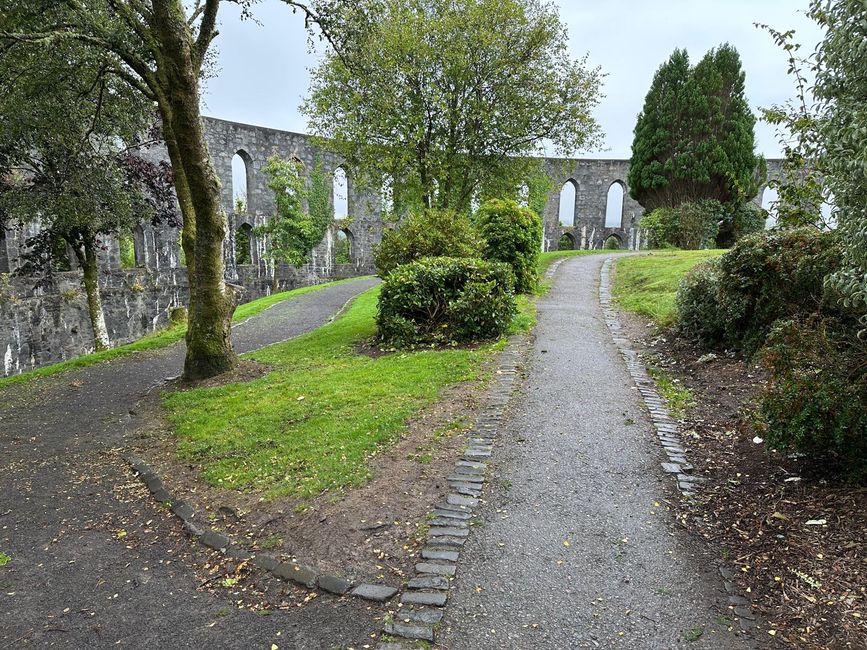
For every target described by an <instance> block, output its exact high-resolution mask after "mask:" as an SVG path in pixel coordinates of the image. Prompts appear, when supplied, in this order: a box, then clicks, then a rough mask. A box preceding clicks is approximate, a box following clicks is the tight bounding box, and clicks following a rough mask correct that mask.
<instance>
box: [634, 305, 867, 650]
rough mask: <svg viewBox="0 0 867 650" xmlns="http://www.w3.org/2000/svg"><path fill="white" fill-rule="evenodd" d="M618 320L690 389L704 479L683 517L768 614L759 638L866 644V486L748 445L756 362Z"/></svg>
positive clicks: (692, 439)
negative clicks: (764, 634) (827, 477)
mask: <svg viewBox="0 0 867 650" xmlns="http://www.w3.org/2000/svg"><path fill="white" fill-rule="evenodd" d="M620 317H621V321H622V323H623V325H624V327H625V328H626V331H627V332H628V334H629V336H630V338H631V339H632V340H633V341H634V342H635V344H636V349H638V350H640V351H641V352H642V354H643V355H644V356H646V357H647V361H648V362H649V363H652V364H653V365H656V366H658V367H661V368H663V369H664V370H665V371H666V372H667V373H668V374H669V375H670V376H672V377H673V378H674V379H676V380H677V381H679V382H680V383H681V384H682V385H683V386H685V387H686V388H688V389H690V390H691V391H692V392H693V395H694V397H695V406H694V407H693V408H691V409H690V410H689V411H688V412H687V414H686V417H685V419H684V421H683V427H684V432H685V435H684V438H685V440H684V441H685V443H686V444H687V446H688V453H689V458H690V460H691V462H692V463H693V464H694V465H695V468H696V469H695V472H696V473H697V474H699V475H702V476H704V477H707V478H708V479H709V481H708V482H707V483H705V484H703V485H702V487H701V489H700V490H699V492H698V498H697V499H696V501H695V502H694V503H692V504H686V505H682V506H681V516H680V520H681V521H682V522H683V523H684V525H685V526H686V527H687V528H688V529H690V530H691V531H693V532H694V533H695V534H698V535H700V536H701V537H703V538H704V539H706V540H707V541H708V542H709V543H710V544H711V547H712V548H713V549H714V550H715V552H716V553H718V554H719V557H720V558H721V559H722V561H723V563H724V564H728V565H729V568H730V569H731V570H732V572H733V573H734V574H735V577H734V581H735V582H736V584H737V585H738V586H739V587H740V590H741V591H742V592H743V593H744V595H746V596H748V597H749V598H750V599H751V600H752V601H753V607H754V608H755V609H756V610H757V611H758V613H759V614H760V616H761V617H762V618H763V619H764V620H765V621H766V622H767V626H768V628H769V630H770V632H773V634H771V633H770V632H769V633H768V635H767V637H766V639H765V640H764V641H763V642H762V646H763V647H794V648H810V649H812V648H817V649H818V648H823V649H824V648H859V649H861V648H867V489H865V488H856V487H852V486H849V485H846V484H842V483H835V482H832V481H828V480H825V479H822V478H821V477H819V476H817V475H816V474H815V473H814V472H813V471H811V468H810V465H809V462H808V459H806V458H803V457H798V456H797V455H793V454H787V453H781V452H779V451H777V450H773V449H768V448H767V447H766V445H765V444H764V443H763V442H758V441H754V439H755V438H756V432H755V430H754V429H753V428H752V426H751V424H750V421H751V419H750V411H751V409H752V408H753V404H754V400H755V398H756V396H757V394H758V392H759V391H760V389H761V387H762V385H763V383H764V381H765V375H764V373H763V371H762V369H761V368H760V367H758V366H757V365H755V364H750V363H746V362H744V361H743V360H740V359H735V358H729V357H727V356H726V355H717V356H716V357H715V358H709V357H707V356H706V354H707V353H706V351H704V350H701V349H699V348H696V347H695V346H693V345H691V344H690V343H688V342H686V341H683V340H682V339H679V338H677V337H676V336H673V335H672V334H670V333H661V334H660V333H658V332H656V331H655V329H654V328H653V327H650V326H649V325H648V322H647V321H646V320H644V319H642V318H640V317H637V316H635V315H633V314H621V315H620ZM700 359H701V361H700Z"/></svg>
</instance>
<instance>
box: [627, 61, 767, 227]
mask: <svg viewBox="0 0 867 650" xmlns="http://www.w3.org/2000/svg"><path fill="white" fill-rule="evenodd" d="M744 84H745V74H744V72H743V70H742V68H741V61H740V56H739V55H738V53H737V50H735V48H734V47H732V46H731V45H728V44H725V45H721V46H720V47H718V48H716V49H714V50H711V51H710V52H708V53H707V54H706V55H705V56H704V58H702V60H701V61H700V62H699V63H698V64H697V65H695V66H694V67H693V66H690V63H689V56H688V55H687V53H686V51H684V50H675V51H674V53H673V54H672V55H671V57H670V58H669V60H668V61H667V62H666V63H664V64H663V65H662V66H661V67H660V68H659V70H657V72H656V74H655V75H654V78H653V82H652V84H651V87H650V90H649V91H648V93H647V97H646V98H645V102H644V108H643V109H642V111H641V113H640V114H639V116H638V120H637V122H636V125H635V137H634V139H633V143H632V159H631V162H630V169H629V178H628V181H629V187H630V194H631V196H632V198H634V199H635V200H636V201H638V202H639V203H641V205H642V206H643V207H644V208H645V209H646V210H648V211H652V210H654V209H656V208H658V207H676V206H678V205H680V204H681V203H685V202H694V201H700V200H704V199H714V200H717V201H719V202H721V203H729V204H736V203H740V202H743V201H746V200H749V199H751V198H752V197H753V196H755V194H756V192H757V191H758V188H759V185H760V183H761V182H763V180H764V175H765V171H766V170H765V164H764V160H763V159H762V158H761V157H759V156H757V155H756V153H755V135H754V127H755V122H756V118H755V116H754V115H753V114H752V112H751V111H750V108H749V104H748V103H747V100H746V97H745V87H744Z"/></svg>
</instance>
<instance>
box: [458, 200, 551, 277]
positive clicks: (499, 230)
mask: <svg viewBox="0 0 867 650" xmlns="http://www.w3.org/2000/svg"><path fill="white" fill-rule="evenodd" d="M474 219H475V222H476V227H477V228H478V230H479V234H480V235H481V236H482V240H483V242H484V243H483V245H482V257H483V258H484V259H487V260H490V261H494V262H503V263H504V264H508V265H509V267H510V268H511V269H512V273H514V274H515V283H514V284H515V291H516V292H519V293H529V292H531V291H533V290H534V289H535V288H536V279H537V271H536V267H537V266H538V263H539V254H540V252H541V247H542V220H541V219H540V218H539V215H538V214H537V213H535V212H534V211H533V210H531V209H530V208H522V207H521V206H520V205H518V204H517V203H515V202H514V201H509V200H505V201H503V200H498V199H490V200H488V201H485V202H484V203H483V204H482V206H481V207H480V208H479V210H478V211H477V212H476V214H475V215H474Z"/></svg>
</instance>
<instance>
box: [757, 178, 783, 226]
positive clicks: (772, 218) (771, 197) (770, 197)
mask: <svg viewBox="0 0 867 650" xmlns="http://www.w3.org/2000/svg"><path fill="white" fill-rule="evenodd" d="M779 199H780V193H779V191H777V189H776V188H775V187H765V188H764V189H763V190H762V203H761V206H762V210H765V211H766V212H767V213H768V218H767V219H765V228H773V227H774V226H776V225H777V208H776V202H777V201H778V200H779Z"/></svg>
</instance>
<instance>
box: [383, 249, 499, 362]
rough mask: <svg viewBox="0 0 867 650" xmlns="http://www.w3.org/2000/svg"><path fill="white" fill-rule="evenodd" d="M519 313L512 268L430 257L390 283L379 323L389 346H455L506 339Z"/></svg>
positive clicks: (389, 277)
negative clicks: (500, 338)
mask: <svg viewBox="0 0 867 650" xmlns="http://www.w3.org/2000/svg"><path fill="white" fill-rule="evenodd" d="M515 309H516V307H515V297H514V295H513V294H512V272H511V270H510V269H509V267H508V266H507V265H505V264H501V263H496V262H486V261H483V260H478V259H471V258H453V257H426V258H423V259H421V260H418V261H416V262H411V263H409V264H404V265H402V266H398V267H397V268H395V269H394V270H393V271H392V272H391V273H389V274H388V275H387V276H386V277H385V281H384V282H383V284H382V292H381V294H380V297H379V312H378V314H377V318H376V323H377V326H378V328H379V339H380V341H381V342H382V343H384V344H385V345H389V346H394V347H398V348H403V347H408V346H413V345H419V344H434V345H451V344H458V343H469V342H472V341H480V340H485V339H492V338H497V337H499V336H501V335H502V334H503V333H505V332H506V330H507V329H508V327H509V325H510V323H511V322H512V318H513V316H514V315H515Z"/></svg>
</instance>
